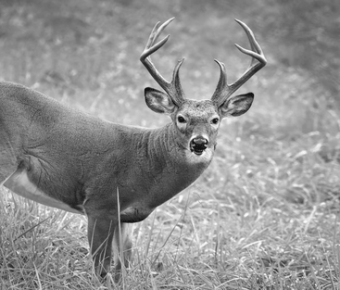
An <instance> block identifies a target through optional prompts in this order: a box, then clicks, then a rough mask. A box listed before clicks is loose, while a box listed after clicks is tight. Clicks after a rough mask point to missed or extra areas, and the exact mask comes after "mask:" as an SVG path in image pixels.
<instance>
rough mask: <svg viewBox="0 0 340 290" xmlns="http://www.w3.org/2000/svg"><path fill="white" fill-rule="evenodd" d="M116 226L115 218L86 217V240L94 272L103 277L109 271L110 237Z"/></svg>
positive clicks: (111, 237)
mask: <svg viewBox="0 0 340 290" xmlns="http://www.w3.org/2000/svg"><path fill="white" fill-rule="evenodd" d="M116 226H117V222H116V221H115V220H110V219H109V218H93V217H91V216H89V217H88V233H87V236H88V240H89V244H90V248H91V254H92V257H93V260H94V269H95V273H96V274H97V275H98V276H100V277H102V278H105V276H106V275H107V273H108V272H109V271H110V263H111V257H112V253H111V252H112V239H113V235H114V230H115V228H116Z"/></svg>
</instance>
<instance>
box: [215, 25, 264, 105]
mask: <svg viewBox="0 0 340 290" xmlns="http://www.w3.org/2000/svg"><path fill="white" fill-rule="evenodd" d="M235 21H236V22H237V23H238V24H240V25H241V27H242V28H243V30H244V31H245V33H246V34H247V37H248V40H249V43H250V47H251V50H249V49H245V48H243V47H242V46H240V45H238V44H235V46H236V47H237V49H238V50H239V51H241V52H242V53H244V54H246V55H249V56H251V58H252V59H251V63H250V66H249V68H248V69H247V70H246V72H245V73H243V75H242V76H241V77H240V78H239V79H238V80H237V81H235V82H234V83H232V84H230V85H228V84H227V74H226V71H225V66H224V64H223V63H221V62H219V61H218V60H215V61H216V63H217V64H218V65H219V66H220V80H219V82H218V84H217V87H216V90H215V93H214V95H213V96H212V98H211V99H212V101H213V102H215V103H217V105H218V106H219V105H221V104H223V102H224V101H225V100H227V99H228V98H229V97H230V96H231V95H232V94H233V93H234V92H235V91H237V90H238V89H239V88H240V87H241V86H242V85H243V84H244V83H245V82H246V81H248V80H249V79H250V78H251V77H252V76H253V75H254V74H255V73H256V72H258V71H259V70H260V69H261V68H263V67H264V66H265V65H266V64H267V60H266V58H265V56H264V54H263V52H262V49H261V46H260V45H259V43H258V42H257V41H256V39H255V36H254V33H253V31H252V30H251V29H250V28H249V27H248V26H247V25H246V24H245V23H244V22H242V21H240V20H238V19H235ZM256 61H257V62H256ZM255 62H256V63H255Z"/></svg>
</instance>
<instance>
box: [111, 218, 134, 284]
mask: <svg viewBox="0 0 340 290" xmlns="http://www.w3.org/2000/svg"><path fill="white" fill-rule="evenodd" d="M130 228H131V226H130V225H128V224H126V223H121V226H120V231H119V228H118V227H117V228H116V230H115V233H114V240H113V245H114V251H115V253H114V261H115V277H114V278H115V282H118V281H119V280H120V279H121V272H122V263H123V264H124V267H125V268H127V267H129V262H130V260H131V252H132V251H131V248H132V242H131V239H130Z"/></svg>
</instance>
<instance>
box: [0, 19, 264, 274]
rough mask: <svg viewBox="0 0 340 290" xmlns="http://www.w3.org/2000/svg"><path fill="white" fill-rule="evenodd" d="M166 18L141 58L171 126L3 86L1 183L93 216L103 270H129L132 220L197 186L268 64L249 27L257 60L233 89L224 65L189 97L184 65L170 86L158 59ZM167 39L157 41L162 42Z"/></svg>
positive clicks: (95, 249)
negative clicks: (121, 118)
mask: <svg viewBox="0 0 340 290" xmlns="http://www.w3.org/2000/svg"><path fill="white" fill-rule="evenodd" d="M173 19H174V18H171V19H169V20H167V21H165V22H164V23H163V24H160V22H158V23H157V24H156V25H155V26H154V28H153V30H152V32H151V34H150V36H149V38H148V41H147V44H146V47H145V49H144V51H143V52H142V54H141V56H140V61H141V62H142V64H143V65H144V66H145V68H146V69H147V70H148V72H149V73H150V75H151V76H152V77H153V79H154V80H155V81H156V82H157V83H158V84H159V85H160V87H161V88H162V89H163V90H164V92H163V91H160V90H157V89H153V88H150V87H147V88H145V90H144V96H145V102H146V105H147V106H148V107H149V108H150V109H151V110H152V111H154V112H156V113H159V114H165V115H168V116H169V117H170V120H171V122H169V123H168V124H166V125H165V126H163V127H160V128H156V129H150V128H142V127H134V126H127V125H122V124H117V123H112V122H108V121H104V120H102V119H100V118H97V117H95V116H91V115H89V114H86V113H85V112H81V111H80V110H79V111H78V110H76V109H75V108H72V107H70V106H66V105H64V104H62V103H61V102H58V101H57V100H55V99H53V98H50V97H48V96H45V95H43V94H41V93H39V92H37V91H35V90H33V89H30V88H27V87H25V86H23V85H20V84H15V83H10V82H0V186H4V187H6V188H7V189H9V190H10V191H12V192H14V193H16V194H18V195H21V196H23V197H25V198H28V199H31V200H33V201H36V202H38V203H41V204H43V205H47V206H51V207H55V208H58V209H62V210H65V211H68V212H71V213H76V214H81V215H85V216H86V217H87V220H88V228H87V231H88V233H87V236H88V242H89V246H90V252H91V255H92V258H93V261H94V271H95V273H96V274H97V275H98V276H99V277H102V278H105V277H106V276H107V274H108V273H110V267H111V260H112V251H113V250H115V251H116V252H117V251H118V252H120V253H123V257H122V258H119V257H117V255H115V256H114V264H115V273H118V275H119V273H120V271H121V269H122V267H127V266H128V264H129V261H130V258H131V249H132V242H131V239H130V237H129V234H128V231H127V225H128V224H129V223H136V222H140V221H143V220H144V219H145V218H147V217H148V216H149V215H150V213H151V212H152V211H153V210H154V209H155V208H156V207H158V206H159V205H161V204H163V203H164V202H166V201H167V200H169V199H171V198H172V197H173V196H175V195H176V194H178V193H179V192H181V191H183V190H184V189H185V188H187V187H188V186H189V185H190V184H192V183H193V182H194V181H195V180H196V179H197V178H198V177H199V176H200V175H201V174H202V173H203V172H204V170H205V169H206V168H207V167H208V166H209V164H210V163H211V161H212V159H213V156H214V152H215V149H216V144H217V135H218V131H219V128H220V125H221V120H222V119H223V118H225V117H228V116H240V115H242V114H244V113H246V112H247V111H248V109H249V108H250V107H251V105H252V103H253V99H254V94H253V93H246V94H240V95H233V94H234V92H235V91H236V90H238V89H239V88H240V87H241V86H242V85H243V84H244V83H245V82H246V81H248V80H249V79H250V78H251V77H252V76H253V75H254V74H255V73H256V72H257V71H259V70H260V69H261V68H263V67H264V66H265V65H266V63H267V61H266V58H265V56H264V54H263V52H262V49H261V47H260V45H259V44H258V42H257V41H256V39H255V36H254V33H253V32H252V30H251V29H250V28H249V27H248V26H247V25H246V24H245V23H243V22H242V21H240V20H237V19H236V22H237V23H238V24H239V25H240V26H241V27H242V28H243V30H244V31H245V33H246V35H247V37H248V40H249V42H250V47H251V49H250V50H248V49H245V48H243V47H241V46H239V45H238V44H235V45H236V47H237V48H238V49H239V50H240V51H241V52H242V53H243V54H245V55H248V56H250V57H251V64H250V66H249V68H248V69H247V70H246V71H245V72H244V73H243V75H242V76H241V77H240V78H239V79H238V80H236V81H235V82H234V83H232V84H228V83H227V75H226V69H225V65H224V64H223V63H222V62H220V61H218V60H215V62H216V63H217V64H218V66H219V69H220V77H219V80H218V83H217V87H216V90H215V92H214V93H213V95H212V97H211V99H208V100H193V99H187V98H185V96H184V92H183V89H182V86H181V82H180V77H179V70H180V67H181V65H182V64H183V61H184V59H182V60H180V61H178V62H177V64H176V66H175V68H174V70H173V76H172V80H171V81H170V82H169V81H167V80H166V79H165V78H163V77H162V75H161V74H160V73H159V71H158V70H157V68H156V67H155V65H154V64H153V63H152V61H151V55H152V54H153V53H155V52H156V51H158V50H159V49H160V48H161V47H163V46H164V44H165V43H166V42H167V41H168V39H169V35H167V36H166V37H165V38H163V39H162V40H160V41H158V38H159V35H160V34H161V33H162V31H163V30H164V29H165V28H166V27H167V26H168V25H169V24H170V23H171V22H172V21H173ZM157 41H158V42H157Z"/></svg>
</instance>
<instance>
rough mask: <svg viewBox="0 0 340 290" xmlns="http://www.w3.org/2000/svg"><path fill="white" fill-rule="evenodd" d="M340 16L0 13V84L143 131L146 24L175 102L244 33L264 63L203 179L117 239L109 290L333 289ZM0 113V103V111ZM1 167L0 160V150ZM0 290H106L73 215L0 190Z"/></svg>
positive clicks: (233, 55)
mask: <svg viewBox="0 0 340 290" xmlns="http://www.w3.org/2000/svg"><path fill="white" fill-rule="evenodd" d="M339 15H340V4H339V3H338V1H335V0H327V1H322V4H321V2H319V1H316V0H303V1H299V2H298V1H293V0H290V1H275V0H260V1H256V2H255V1H246V0H242V1H236V0H235V1H231V0H230V1H226V0H211V1H203V0H173V1H165V0H159V1H158V0H147V1H138V0H115V1H113V0H111V1H110V0H98V1H94V0H68V1H67V0H59V1H56V0H54V1H52V0H31V1H24V0H20V1H19V0H7V1H5V0H2V1H1V2H0V51H1V54H0V78H1V79H4V80H7V81H12V82H18V83H22V84H24V85H27V86H29V87H32V88H34V89H36V90H38V91H41V92H43V93H45V94H47V95H49V96H51V97H54V98H55V99H57V100H59V101H61V102H63V103H64V104H67V105H69V106H73V107H76V108H78V109H79V110H82V111H86V112H89V113H90V114H93V115H96V116H99V117H101V118H104V119H106V120H109V121H112V122H118V123H123V124H130V125H142V126H147V127H157V126H162V125H164V124H165V123H166V122H167V121H168V120H167V118H166V117H164V116H161V115H157V114H155V113H154V112H152V111H150V110H149V109H148V108H147V106H146V105H145V103H144V97H143V89H144V87H146V86H153V87H155V88H157V87H158V86H157V85H156V84H155V82H154V81H153V80H152V78H151V77H150V76H149V75H148V73H147V72H146V70H145V68H144V67H143V66H142V65H141V63H140V62H139V55H140V53H141V52H142V50H143V49H144V45H145V42H146V40H147V37H148V35H149V33H150V30H151V29H152V27H153V25H154V24H155V22H157V21H164V20H166V19H168V18H170V17H172V16H175V17H176V19H175V21H174V23H172V24H171V26H169V27H168V29H167V32H168V33H170V34H171V38H170V41H169V43H168V44H167V45H166V46H165V47H164V48H163V49H162V50H161V51H160V52H158V53H156V54H155V56H154V57H153V61H154V62H155V63H156V64H157V67H158V68H159V69H160V71H162V74H163V75H165V76H167V77H170V74H171V72H172V69H173V67H174V64H175V62H176V61H177V60H178V59H180V58H181V57H183V56H184V57H185V58H186V61H185V63H184V65H183V68H182V70H181V79H182V83H183V86H184V89H185V91H186V97H188V98H194V99H204V98H210V97H211V95H212V93H213V91H214V89H215V87H216V84H217V81H218V76H219V70H218V67H217V66H216V64H215V63H214V62H213V59H215V58H216V59H218V60H220V61H223V62H224V63H225V64H226V67H227V72H228V76H229V79H230V80H231V81H233V80H235V79H236V78H237V77H238V76H239V75H240V74H241V73H243V71H244V70H245V69H246V68H247V66H248V65H249V59H248V58H247V57H246V56H244V55H242V54H241V53H239V51H238V50H237V49H236V48H235V47H234V45H233V44H234V43H239V44H240V45H242V46H245V47H246V46H247V45H248V43H247V39H246V36H245V35H244V32H243V31H242V29H241V28H240V27H239V26H238V24H237V23H236V22H235V21H234V18H238V19H241V20H242V21H244V22H246V23H247V24H248V25H249V26H250V27H251V28H252V29H253V31H254V32H255V35H256V37H257V39H258V41H259V42H260V43H261V46H262V48H263V50H264V53H265V55H266V57H267V60H268V65H267V66H266V67H265V68H264V69H263V70H262V71H261V72H259V73H258V74H257V75H255V76H254V77H253V78H252V79H251V80H250V81H248V82H247V84H246V85H244V87H243V88H242V89H241V90H240V92H248V91H253V92H254V93H255V101H254V104H253V106H252V108H251V109H250V111H249V112H248V113H247V114H245V115H243V116H242V117H240V118H231V119H228V120H224V122H223V124H222V127H221V129H220V136H219V141H218V147H217V152H216V154H215V158H214V160H213V162H212V164H211V165H210V167H209V169H208V170H207V171H206V172H205V173H204V174H203V175H202V176H201V177H200V178H199V180H197V181H196V182H195V183H194V184H193V185H192V186H191V187H189V188H188V189H187V190H185V191H183V192H182V193H181V194H179V195H178V196H176V197H174V198H173V199H171V200H170V201H168V202H167V203H165V204H164V205H162V206H160V207H159V208H157V209H156V210H155V211H154V213H153V214H152V215H150V216H149V217H148V218H147V219H146V220H145V221H143V222H141V223H138V224H136V225H135V227H134V229H133V241H134V245H135V246H134V248H133V261H132V265H131V267H130V269H128V271H127V273H125V275H124V277H123V281H122V283H121V284H120V285H111V287H109V288H113V289H128V290H130V289H181V290H186V289H228V290H229V289H230V290H231V289H240V290H241V289H242V290H243V289H268V290H272V289H273V290H274V289H275V290H276V289H295V290H298V289H301V290H305V289H325V290H326V289H340V244H339V241H340V164H339V163H340V134H339V129H340V94H339V92H340V83H339V79H340V73H339V72H340V57H339V44H340V42H339V35H340V18H339ZM0 106H1V104H0ZM0 155H1V151H0ZM0 192H1V195H0V289H1V290H7V289H11V290H12V289H13V290H16V289H43V290H49V289H107V287H106V286H104V285H100V283H99V282H98V280H97V278H96V277H95V276H94V275H93V273H92V261H91V257H90V254H89V248H88V243H87V237H86V228H87V225H86V219H85V217H82V216H78V215H74V214H71V213H65V212H62V211H59V210H55V209H51V208H47V207H44V206H41V205H37V204H36V203H34V202H30V201H27V200H23V199H21V198H19V197H18V196H13V195H12V194H11V193H10V192H8V191H7V190H6V189H4V188H3V189H0Z"/></svg>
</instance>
